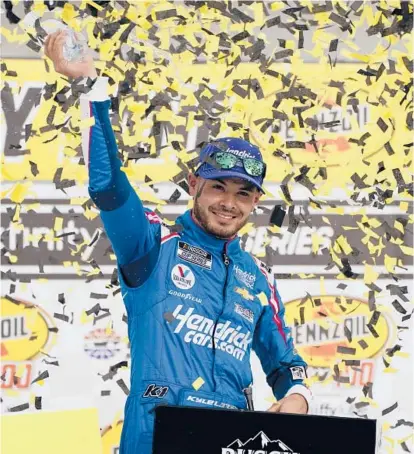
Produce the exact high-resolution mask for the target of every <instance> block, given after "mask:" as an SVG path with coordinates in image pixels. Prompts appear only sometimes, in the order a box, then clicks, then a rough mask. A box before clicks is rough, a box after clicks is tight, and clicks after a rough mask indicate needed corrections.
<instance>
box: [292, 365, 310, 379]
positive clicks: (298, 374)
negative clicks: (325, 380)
mask: <svg viewBox="0 0 414 454" xmlns="http://www.w3.org/2000/svg"><path fill="white" fill-rule="evenodd" d="M290 373H291V374H292V379H293V380H304V379H305V378H306V370H305V368H304V367H303V366H293V367H291V368H290Z"/></svg>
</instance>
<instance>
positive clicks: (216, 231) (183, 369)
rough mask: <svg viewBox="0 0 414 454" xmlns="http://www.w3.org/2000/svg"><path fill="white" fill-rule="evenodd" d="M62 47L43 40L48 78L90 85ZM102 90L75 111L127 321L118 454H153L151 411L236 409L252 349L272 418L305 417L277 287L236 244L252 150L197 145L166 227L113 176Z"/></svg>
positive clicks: (252, 180) (86, 66)
mask: <svg viewBox="0 0 414 454" xmlns="http://www.w3.org/2000/svg"><path fill="white" fill-rule="evenodd" d="M63 41H64V35H63V34H62V33H59V32H57V33H55V34H52V35H50V36H49V37H48V39H47V41H46V48H45V51H46V54H47V55H48V56H49V58H51V59H52V61H53V63H54V65H55V69H56V71H58V72H60V73H62V74H64V75H65V76H68V77H76V76H79V75H83V76H90V77H92V78H96V73H95V69H94V65H93V61H92V59H86V61H83V62H82V63H76V62H75V63H67V62H66V63H65V64H62V63H61V62H62V50H61V48H62V44H63ZM82 65H83V66H82ZM106 83H107V81H106V79H105V78H100V77H99V78H97V79H96V81H95V84H94V87H93V89H92V90H91V91H90V92H89V93H88V95H87V96H83V98H82V99H81V107H82V110H83V114H84V115H85V116H87V117H89V116H93V117H94V125H93V126H91V127H90V128H89V129H87V130H85V131H84V132H83V151H84V155H85V163H87V165H88V167H89V193H90V196H91V198H92V200H93V201H94V202H95V204H96V206H97V207H98V208H99V210H100V214H101V218H102V222H103V224H104V227H105V230H106V232H107V235H108V237H109V239H110V241H111V244H112V247H113V250H114V252H115V254H116V257H117V262H118V268H119V276H120V282H121V287H122V294H123V299H124V303H125V306H126V310H127V314H128V334H129V339H130V344H131V387H130V389H131V392H130V394H129V396H128V399H127V403H126V407H125V420H124V427H123V432H122V438H121V453H122V454H138V453H139V454H149V453H150V452H151V446H152V433H153V425H154V411H153V410H154V407H155V406H156V405H159V404H171V405H185V406H198V407H218V408H227V409H245V408H246V407H247V404H246V398H245V395H244V390H246V389H247V388H249V386H250V385H251V383H252V372H251V366H250V353H251V351H252V350H254V351H255V352H256V354H257V355H258V357H259V359H260V361H261V364H262V367H263V370H264V372H265V373H266V376H267V382H268V384H269V385H270V387H271V388H272V389H273V392H274V395H275V397H276V398H277V399H278V403H277V404H275V405H273V406H272V407H271V409H270V411H275V412H278V411H281V412H289V413H306V412H307V410H308V404H309V399H310V391H309V390H308V388H307V387H306V386H305V385H304V383H303V380H304V378H305V376H306V364H305V362H304V361H303V360H302V358H301V357H300V356H299V355H298V354H297V352H296V351H295V349H294V346H293V342H292V337H291V334H290V330H289V328H288V327H287V326H286V325H285V322H284V306H283V303H282V301H281V299H280V296H279V294H278V291H277V289H276V283H275V282H274V280H273V276H272V275H271V273H270V272H269V270H268V268H267V267H266V266H265V265H264V264H262V263H261V262H260V261H258V260H257V259H255V258H254V257H252V256H251V255H250V254H248V253H247V252H245V251H243V250H242V249H241V247H240V244H239V238H238V236H237V232H238V231H239V230H240V229H241V228H242V227H243V226H244V225H245V224H246V222H247V220H248V217H249V215H250V213H251V211H252V210H253V208H254V207H255V206H256V205H257V203H258V201H259V198H260V195H261V194H262V192H263V190H262V183H263V179H264V176H265V170H266V166H265V164H264V162H263V160H262V156H261V153H260V151H259V149H258V148H257V147H256V146H254V145H252V144H250V143H249V142H247V141H245V140H242V139H236V138H223V139H218V140H216V141H215V142H212V143H210V144H208V145H207V146H205V147H204V148H203V150H202V152H201V155H200V164H199V167H198V169H197V171H196V172H195V174H191V175H190V176H189V178H188V184H189V188H190V194H191V195H192V196H193V197H194V207H193V209H192V210H190V211H187V212H186V213H184V214H183V215H182V216H180V217H179V218H178V219H177V220H176V224H175V225H174V226H173V227H172V228H171V227H168V226H167V225H164V224H163V223H162V220H161V219H160V218H159V217H158V216H157V215H156V214H155V213H154V212H151V211H149V210H148V209H146V208H144V207H143V205H142V203H141V201H140V199H139V198H138V196H137V194H136V192H135V191H134V190H133V188H132V187H131V185H130V183H129V181H128V179H127V177H126V175H125V173H124V172H122V171H121V169H120V167H121V162H120V160H119V159H118V157H117V145H116V141H115V136H114V133H113V130H112V127H111V124H110V119H109V107H110V101H109V99H108V97H107V95H106V87H105V85H106Z"/></svg>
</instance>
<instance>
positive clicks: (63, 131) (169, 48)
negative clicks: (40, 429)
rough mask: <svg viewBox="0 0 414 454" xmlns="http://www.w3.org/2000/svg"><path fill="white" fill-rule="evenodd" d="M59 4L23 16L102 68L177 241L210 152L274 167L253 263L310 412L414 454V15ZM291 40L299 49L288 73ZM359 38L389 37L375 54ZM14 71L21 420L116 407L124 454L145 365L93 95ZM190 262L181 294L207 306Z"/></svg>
mask: <svg viewBox="0 0 414 454" xmlns="http://www.w3.org/2000/svg"><path fill="white" fill-rule="evenodd" d="M45 3H48V2H45ZM49 3H50V2H49ZM58 3H62V5H60V7H58V8H54V7H53V6H52V5H50V4H49V5H45V4H44V3H43V2H35V3H34V4H33V5H27V6H26V11H25V14H27V13H29V12H30V8H32V11H36V13H37V14H39V15H40V16H42V15H45V16H46V15H48V14H53V15H54V16H56V17H57V18H58V19H59V20H62V21H64V22H65V23H67V24H69V25H70V26H72V27H73V28H75V29H77V30H81V29H82V30H83V31H84V33H85V34H87V35H88V40H89V44H90V45H91V47H92V48H93V49H95V50H99V61H98V62H97V65H98V67H99V69H100V71H102V73H103V74H104V75H106V76H108V77H109V78H110V94H111V97H112V107H113V117H112V122H113V125H114V128H115V132H116V135H117V139H118V143H119V148H120V151H121V153H122V158H123V162H124V170H125V172H126V173H127V174H128V176H129V177H130V179H131V181H132V182H133V184H134V186H135V187H136V190H137V192H138V194H139V195H140V196H141V198H142V199H143V200H144V201H145V203H146V205H147V206H149V207H151V208H152V209H153V210H154V211H155V212H156V213H157V214H158V215H159V216H161V217H162V218H163V219H164V220H165V222H166V223H168V224H171V223H172V222H173V221H174V219H175V218H176V217H177V216H178V215H179V214H180V213H182V212H184V211H185V210H186V209H187V208H189V207H191V201H190V199H189V197H188V195H187V193H186V184H185V175H186V173H187V171H188V170H191V169H192V168H193V167H194V158H195V157H196V155H197V150H198V148H199V146H200V144H201V143H202V142H203V141H205V140H207V139H208V138H209V137H216V136H225V135H236V136H240V137H245V138H248V139H250V140H251V141H253V142H255V143H257V144H258V145H259V146H260V147H261V149H262V150H263V152H264V155H265V157H266V160H267V162H268V184H267V186H266V190H267V191H266V195H265V197H264V198H263V201H262V202H261V203H260V206H259V207H258V209H257V210H255V213H254V215H253V216H252V218H251V222H249V223H248V224H247V225H246V226H245V227H244V228H243V231H242V232H241V234H242V244H243V247H244V248H245V249H246V250H248V251H249V252H251V253H252V254H254V255H255V256H257V257H258V258H260V259H261V260H263V261H264V262H266V264H267V265H268V266H269V267H271V268H272V272H273V273H274V274H275V276H276V278H277V286H278V290H279V292H280V294H281V296H282V298H283V300H284V302H285V305H286V320H287V321H288V323H289V324H290V325H291V326H292V335H293V337H294V340H295V342H296V348H297V350H298V351H299V352H300V354H301V355H303V357H304V358H305V359H306V360H307V362H308V364H309V377H308V383H309V385H310V386H311V387H312V391H313V394H314V401H313V403H312V406H311V412H312V413H314V414H323V415H335V416H339V415H346V416H352V417H356V418H366V417H370V418H378V419H379V427H380V429H381V447H380V452H383V453H399V452H407V450H408V449H410V446H411V444H412V419H413V417H412V414H413V389H412V383H413V381H414V377H413V363H414V362H413V356H412V355H413V340H412V339H413V328H412V318H411V315H412V313H413V308H412V295H413V289H412V277H413V263H412V255H413V233H412V228H413V227H412V224H413V212H412V195H413V193H412V186H411V185H410V182H411V178H412V176H411V174H410V167H411V165H412V111H411V110H410V96H412V82H411V85H410V75H411V70H412V60H410V59H409V58H408V57H407V55H410V53H409V48H410V39H409V38H410V36H411V35H410V33H411V29H410V28H409V24H410V22H409V19H410V18H411V25H412V16H411V15H412V5H411V4H408V3H406V2H396V1H391V2H387V3H385V2H372V3H370V4H368V5H366V4H362V2H353V3H348V4H346V3H345V2H337V3H335V4H334V3H330V2H326V3H324V4H320V5H319V6H317V5H316V4H312V3H311V2H296V3H298V4H299V3H300V6H297V5H296V3H295V5H296V6H295V7H290V8H289V7H288V6H287V5H286V4H285V3H286V2H284V3H282V2H265V3H262V2H253V4H248V3H251V2H233V3H241V4H243V3H246V5H239V6H238V7H237V8H236V6H235V5H233V7H232V6H229V5H227V4H225V3H224V2H197V3H198V4H196V2H183V3H180V2H154V4H152V5H149V4H148V3H145V2H142V3H139V4H138V3H137V4H131V5H129V6H125V5H112V6H110V5H109V6H108V5H106V6H105V5H104V6H102V5H101V3H102V2H96V3H93V2H82V3H80V2H79V3H78V2H73V3H71V4H69V3H66V2H58ZM117 3H121V2H117ZM230 3H231V2H230ZM90 4H92V6H91V5H90ZM381 11H382V12H383V13H381ZM22 16H23V15H22ZM10 17H11V16H10V15H8V18H9V20H10ZM109 17H110V18H111V19H110V20H109ZM195 17H202V18H203V20H205V21H207V19H208V21H207V22H208V23H207V22H206V23H204V22H203V21H201V22H200V23H198V22H197V21H194V18H195ZM121 19H123V21H122V20H121ZM22 22H23V21H20V22H19V21H17V22H16V25H15V26H14V27H11V28H7V29H4V28H2V29H1V32H2V34H3V35H4V37H5V38H6V40H7V41H8V42H9V43H16V48H17V46H18V45H22V44H26V43H27V44H28V45H29V47H30V48H31V49H32V50H34V51H36V50H38V49H39V48H40V46H41V42H42V40H41V36H42V29H41V27H40V28H39V26H37V27H36V28H33V29H31V30H30V29H27V27H26V30H25V27H24V26H23V25H22ZM214 23H216V25H217V28H214ZM113 24H117V25H113ZM132 24H135V26H132V27H130V28H129V29H128V30H127V28H128V27H129V26H130V25H132ZM263 24H264V25H263ZM275 26H278V27H280V29H283V30H284V32H286V33H287V32H288V31H290V33H289V34H288V35H287V36H288V38H287V39H284V38H283V39H282V38H277V39H276V38H274V43H273V41H271V42H272V43H273V47H272V49H271V51H270V52H269V42H268V38H269V36H268V35H267V34H266V33H268V32H269V30H270V29H271V28H272V27H275ZM326 26H329V27H330V28H328V29H327V28H326ZM367 27H368V28H367ZM220 31H221V33H220ZM357 32H358V33H359V34H365V35H366V36H372V35H375V34H376V33H377V34H381V36H382V38H381V39H378V43H377V44H376V47H375V48H373V49H371V51H370V52H369V53H366V52H365V53H364V52H362V51H361V50H360V49H359V47H358V45H357V43H358V40H356V41H354V38H353V33H357ZM122 33H124V34H123V35H122ZM121 35H122V38H121ZM283 36H284V35H283ZM378 36H379V35H378ZM39 37H40V38H39ZM115 38H116V39H115ZM121 42H123V43H124V44H125V46H124V47H122V48H121V46H120V44H119V43H121ZM396 43H400V44H401V45H402V48H400V49H397V50H395V49H394V47H391V48H390V46H394V45H396ZM387 49H388V50H387ZM391 49H392V50H391ZM305 53H308V55H312V57H313V60H312V61H311V62H307V63H306V64H304V63H303V60H304V58H305V57H304V54H305ZM350 60H352V61H350ZM217 62H220V63H217ZM28 68H30V71H29V70H28ZM1 71H2V85H1V100H2V124H1V127H2V134H1V140H2V145H3V156H2V178H3V187H2V218H1V242H2V246H1V247H2V249H1V251H2V271H1V273H2V280H3V285H2V299H1V344H0V347H1V359H2V362H1V388H2V399H3V406H2V411H3V413H6V412H43V411H46V410H69V409H73V408H84V407H90V406H93V407H97V408H98V409H99V417H100V426H101V430H102V441H103V447H104V453H105V454H109V453H110V454H114V453H116V452H118V446H119V437H120V432H121V428H122V419H123V406H124V402H125V398H126V396H127V395H128V392H129V368H128V366H129V344H128V337H127V318H126V314H125V310H124V307H123V304H122V298H121V294H120V289H119V282H118V278H117V272H116V267H115V257H114V254H113V252H112V250H111V247H110V245H109V243H108V240H107V238H106V236H105V233H104V232H103V230H102V225H101V223H100V220H99V216H98V213H97V211H96V210H95V209H94V207H93V205H92V203H91V201H90V199H89V196H88V193H87V188H86V185H87V172H86V168H85V163H84V162H83V158H82V156H81V140H80V132H81V130H82V129H83V128H85V127H88V126H89V124H85V122H83V121H82V120H81V119H80V117H79V109H78V103H77V99H78V95H79V93H80V92H82V91H85V90H87V86H85V85H82V83H79V81H75V82H73V83H71V84H68V82H67V81H66V80H64V78H59V77H57V75H56V73H54V71H53V70H52V69H51V68H50V65H49V64H48V63H47V62H46V61H45V60H42V59H33V60H22V59H6V60H4V61H3V63H2V66H1ZM118 88H119V90H118ZM167 182H169V183H167ZM284 214H285V216H284V219H283V215H284ZM190 252H191V251H190ZM180 253H181V254H188V253H189V252H188V251H186V250H185V247H183V248H182V249H181V250H180ZM190 255H191V256H194V254H190ZM196 255H197V254H196ZM203 260H204V263H205V264H206V266H209V264H210V266H211V257H210V258H209V257H208V256H206V257H203ZM185 263H186V265H183V267H179V268H177V270H175V271H174V272H173V273H172V275H171V288H172V289H173V290H172V291H173V292H175V294H176V296H177V297H181V298H191V299H193V300H197V298H199V296H198V295H197V294H195V293H192V288H193V285H190V284H189V283H193V281H194V275H193V274H192V271H191V266H192V265H191V263H189V262H188V261H186V262H185ZM240 272H241V273H242V272H243V271H242V270H241V271H240ZM247 284H248V282H247V283H246V288H245V289H244V290H243V289H240V291H241V292H244V294H245V298H246V300H248V299H249V297H250V295H249V292H248V285H247ZM246 316H248V313H246ZM252 366H253V370H254V400H255V406H256V408H257V409H263V410H265V409H267V408H268V407H269V406H270V405H271V404H272V403H273V402H274V398H273V397H272V394H271V391H270V389H269V387H268V386H267V384H266V382H265V377H264V375H263V372H262V371H261V368H260V364H259V362H258V359H257V358H256V357H255V356H253V357H252ZM344 435H346V436H348V434H344ZM321 436H323V434H321ZM266 437H268V439H269V440H277V439H278V438H279V437H281V438H282V439H283V436H282V435H281V434H277V433H275V434H270V433H269V434H266ZM290 448H291V449H293V450H294V446H290Z"/></svg>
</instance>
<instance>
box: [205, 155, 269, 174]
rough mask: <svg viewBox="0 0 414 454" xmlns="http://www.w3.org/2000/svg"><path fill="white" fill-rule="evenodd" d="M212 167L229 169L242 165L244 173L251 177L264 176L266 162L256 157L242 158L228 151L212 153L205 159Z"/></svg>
mask: <svg viewBox="0 0 414 454" xmlns="http://www.w3.org/2000/svg"><path fill="white" fill-rule="evenodd" d="M206 162H208V163H209V164H210V165H212V166H213V167H216V168H219V169H222V170H229V169H233V168H234V167H236V166H238V167H243V168H244V170H245V171H246V173H247V174H248V175H250V176H252V177H263V178H264V177H265V175H266V164H265V163H264V162H263V161H260V160H259V159H256V158H242V157H239V156H236V155H234V154H232V153H230V152H228V151H217V152H214V153H212V154H211V155H210V156H209V157H208V158H207V160H206Z"/></svg>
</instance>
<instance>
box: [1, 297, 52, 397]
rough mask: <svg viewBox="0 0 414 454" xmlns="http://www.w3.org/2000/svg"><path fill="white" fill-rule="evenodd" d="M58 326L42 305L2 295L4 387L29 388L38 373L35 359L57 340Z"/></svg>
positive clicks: (2, 376)
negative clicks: (36, 372)
mask: <svg viewBox="0 0 414 454" xmlns="http://www.w3.org/2000/svg"><path fill="white" fill-rule="evenodd" d="M56 332H57V328H56V327H55V325H54V323H53V320H52V318H51V317H50V316H49V315H48V314H47V312H45V311H44V310H43V309H42V308H41V307H39V306H37V305H35V304H31V303H28V302H26V301H23V300H20V299H14V298H11V297H8V296H5V297H2V298H1V341H0V342H1V343H0V352H1V378H2V379H1V382H0V383H1V388H2V389H10V388H14V389H27V388H28V387H29V386H30V383H31V382H32V380H33V377H34V376H35V370H34V368H35V365H34V362H33V360H34V359H35V358H36V357H37V356H38V355H39V354H41V353H47V352H48V351H49V350H50V349H51V347H52V346H53V344H54V343H55V341H56Z"/></svg>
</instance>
